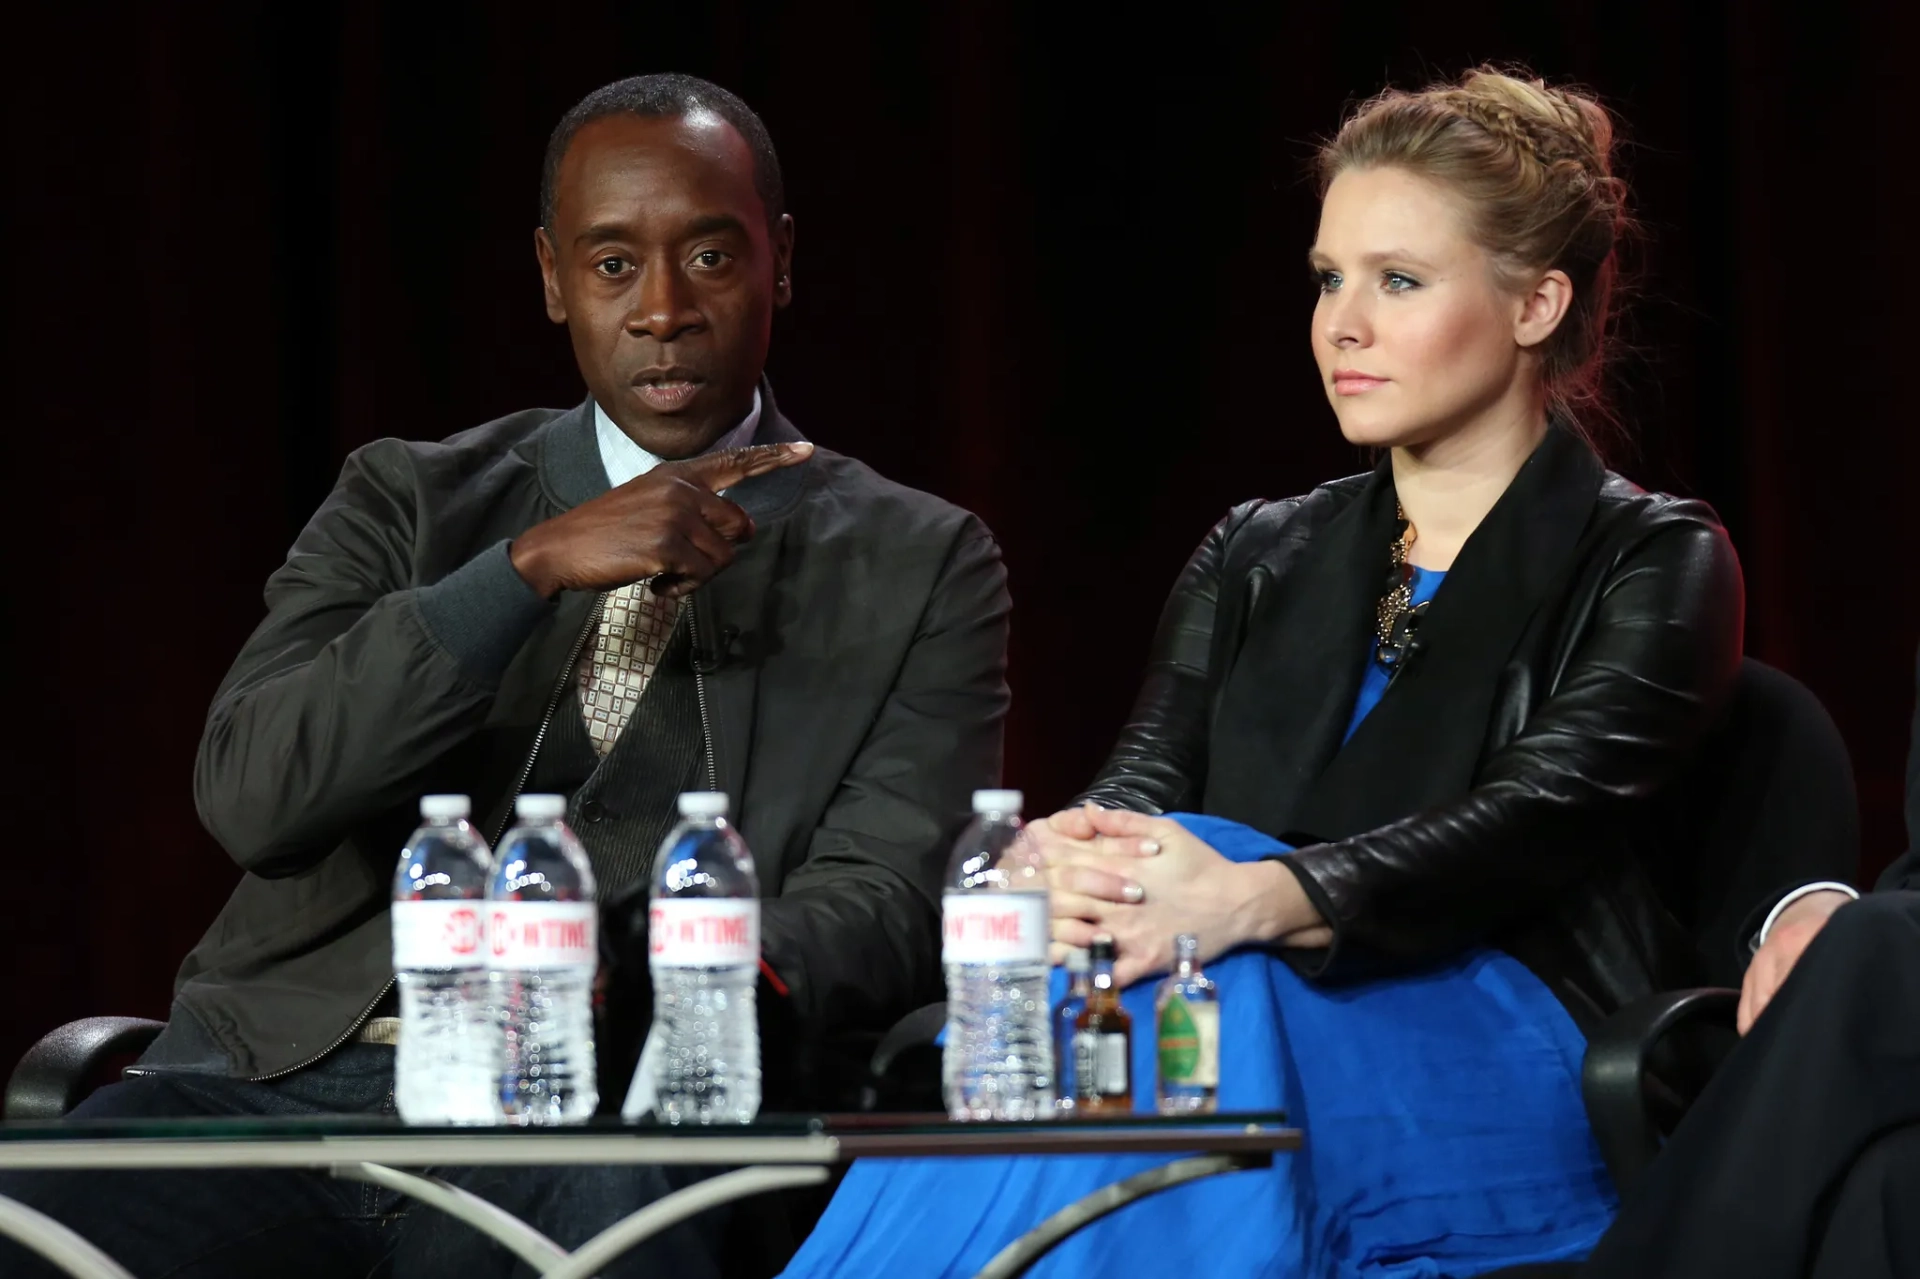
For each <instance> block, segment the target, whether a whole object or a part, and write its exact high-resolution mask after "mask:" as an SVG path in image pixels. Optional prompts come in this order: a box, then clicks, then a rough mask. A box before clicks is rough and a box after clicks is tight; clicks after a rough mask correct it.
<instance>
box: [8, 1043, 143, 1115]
mask: <svg viewBox="0 0 1920 1279" xmlns="http://www.w3.org/2000/svg"><path fill="white" fill-rule="evenodd" d="M161 1027H162V1023H160V1022H157V1021H149V1020H148V1019H147V1018H145V1017H85V1018H82V1019H81V1020H79V1021H70V1022H68V1023H67V1024H66V1025H64V1026H61V1027H59V1028H58V1029H55V1030H53V1031H50V1032H48V1033H47V1034H46V1035H43V1036H42V1037H41V1038H40V1041H39V1042H38V1043H36V1044H34V1046H33V1047H31V1048H29V1049H28V1050H27V1052H26V1055H25V1056H23V1057H21V1058H20V1061H19V1064H18V1065H16V1066H15V1067H14V1068H13V1075H12V1077H11V1078H9V1079H8V1080H7V1099H6V1107H5V1115H6V1118H7V1119H8V1120H10V1121H17V1120H29V1119H59V1118H60V1117H61V1116H63V1115H65V1114H66V1113H67V1112H68V1111H69V1110H72V1109H73V1108H74V1107H75V1106H76V1105H78V1104H79V1103H80V1100H81V1098H83V1097H85V1096H86V1095H87V1093H88V1092H90V1091H91V1090H92V1089H93V1088H94V1087H95V1086H97V1085H98V1084H99V1083H101V1082H104V1081H103V1080H101V1078H100V1075H101V1072H102V1071H103V1070H104V1069H105V1068H106V1067H107V1065H108V1064H109V1063H110V1062H112V1061H113V1059H115V1058H117V1057H137V1056H139V1055H140V1054H141V1053H143V1052H145V1051H146V1048H147V1045H148V1044H151V1043H152V1042H153V1041H154V1037H155V1036H157V1035H158V1034H159V1033H160V1030H161Z"/></svg>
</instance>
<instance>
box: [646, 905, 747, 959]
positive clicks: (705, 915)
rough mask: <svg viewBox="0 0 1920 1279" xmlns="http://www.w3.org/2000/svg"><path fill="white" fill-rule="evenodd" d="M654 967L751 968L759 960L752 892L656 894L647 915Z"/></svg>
mask: <svg viewBox="0 0 1920 1279" xmlns="http://www.w3.org/2000/svg"><path fill="white" fill-rule="evenodd" d="M647 952H648V957H649V958H650V960H651V961H652V964H653V966H654V967H656V968H752V967H754V966H755V965H757V964H758V963H759V962H760V902H759V900H758V899H756V898H753V897H657V898H655V899H654V901H653V906H652V908H651V910H650V911H649V912H648V916H647Z"/></svg>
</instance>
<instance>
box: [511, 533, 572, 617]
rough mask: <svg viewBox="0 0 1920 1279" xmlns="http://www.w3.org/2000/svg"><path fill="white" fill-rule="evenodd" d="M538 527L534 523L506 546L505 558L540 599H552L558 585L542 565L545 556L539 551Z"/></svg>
mask: <svg viewBox="0 0 1920 1279" xmlns="http://www.w3.org/2000/svg"><path fill="white" fill-rule="evenodd" d="M539 533H540V528H539V526H538V525H535V526H534V527H533V528H530V529H528V530H527V531H526V532H524V533H522V534H521V535H520V536H519V537H516V538H514V539H513V541H512V542H511V543H509V544H508V546H507V558H508V559H509V560H510V561H512V563H513V571H514V572H516V573H518V574H519V575H520V580H521V581H523V582H525V583H526V584H527V585H528V586H530V587H532V588H533V590H534V592H535V593H537V594H538V595H539V596H540V598H541V599H552V598H553V597H554V594H555V593H556V592H557V591H558V590H559V587H558V586H557V585H556V584H555V583H554V582H552V581H551V580H550V579H549V577H548V575H547V572H546V569H545V567H544V565H545V558H544V557H543V556H542V555H541V553H540V537H539Z"/></svg>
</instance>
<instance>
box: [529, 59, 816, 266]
mask: <svg viewBox="0 0 1920 1279" xmlns="http://www.w3.org/2000/svg"><path fill="white" fill-rule="evenodd" d="M696 111H711V112H712V113H713V114H715V115H717V116H719V117H720V118H721V119H722V120H725V121H726V122H727V123H728V124H730V125H732V126H733V128H734V131H735V132H737V133H738V134H739V135H740V136H741V137H742V138H744V139H745V140H746V143H747V150H749V151H751V152H752V153H753V189H754V191H755V192H757V193H758V194H759V196H760V203H761V204H763V205H765V206H766V210H767V222H768V223H769V224H772V223H774V222H778V221H779V220H780V216H781V215H782V214H783V213H785V212H786V211H787V209H786V193H785V191H784V190H783V189H782V187H781V185H780V157H779V156H778V155H776V154H774V150H773V138H772V137H770V136H769V135H768V133H767V126H766V125H765V124H764V123H762V122H761V120H760V117H759V116H757V115H755V114H754V111H753V108H752V107H750V106H748V105H747V104H746V103H744V102H742V101H741V100H740V99H739V98H738V97H736V96H734V95H733V94H731V93H728V92H727V91H726V90H725V89H722V88H721V87H720V86H719V85H717V84H713V83H710V82H709V81H706V80H702V79H700V78H699V77H698V76H690V75H680V74H679V73H677V72H666V73H662V74H660V75H641V76H632V77H630V78H628V79H625V80H616V81H614V82H613V83H612V84H609V85H606V86H604V87H603V88H599V89H595V90H594V91H593V92H592V93H589V94H588V95H587V96H586V97H584V98H582V99H580V101H579V102H578V103H577V104H575V106H574V108H573V110H571V111H569V112H567V113H566V114H565V115H564V116H561V117H560V123H559V124H557V125H555V126H554V129H553V136H552V137H551V138H549V139H548V140H547V158H546V164H545V166H544V167H543V168H542V170H541V173H540V225H541V226H543V227H546V228H547V229H548V230H552V228H553V214H554V188H555V186H556V184H557V183H558V180H559V176H560V161H561V160H562V159H563V158H565V156H566V154H567V148H568V147H569V146H571V145H572V144H573V135H574V134H576V133H578V132H580V130H581V129H582V128H584V127H585V126H587V125H588V124H591V123H592V122H593V121H595V120H600V119H604V118H606V117H607V116H613V115H636V116H641V117H644V118H649V119H670V118H675V117H679V116H685V115H692V114H693V113H694V112H696Z"/></svg>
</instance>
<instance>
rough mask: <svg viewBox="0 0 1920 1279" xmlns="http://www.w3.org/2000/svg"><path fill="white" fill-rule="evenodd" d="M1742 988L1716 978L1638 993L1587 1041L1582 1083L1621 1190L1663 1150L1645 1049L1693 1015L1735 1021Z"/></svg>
mask: <svg viewBox="0 0 1920 1279" xmlns="http://www.w3.org/2000/svg"><path fill="white" fill-rule="evenodd" d="M1739 1006H1740V992H1739V991H1737V990H1726V989H1722V988H1720V987H1717V986H1709V987H1703V988H1701V989H1698V990H1670V991H1661V992H1659V993H1657V994H1653V995H1648V996H1646V997H1645V998H1643V999H1636V1000H1635V1001H1634V1002H1632V1003H1630V1004H1628V1005H1627V1006H1626V1007H1624V1008H1621V1009H1620V1010H1618V1011H1617V1012H1615V1013H1614V1014H1613V1015H1612V1016H1611V1017H1608V1018H1607V1019H1606V1020H1605V1021H1604V1022H1602V1023H1601V1024H1600V1028H1599V1030H1597V1031H1596V1032H1595V1033H1594V1034H1593V1036H1592V1037H1591V1038H1590V1039H1589V1040H1588V1041H1587V1057H1586V1062H1585V1064H1584V1065H1583V1066H1582V1067H1581V1071H1580V1090H1581V1093H1582V1094H1583V1096H1584V1097H1585V1099H1586V1103H1587V1122H1588V1123H1590V1124H1591V1125H1592V1126H1593V1136H1594V1140H1595V1141H1596V1142H1598V1143H1599V1146H1600V1157H1601V1158H1602V1159H1604V1160H1605V1161H1606V1165H1607V1171H1608V1172H1610V1173H1612V1174H1613V1184H1614V1187H1615V1189H1617V1190H1618V1191H1619V1192H1620V1194H1621V1195H1622V1196H1625V1195H1626V1193H1627V1188H1628V1187H1629V1186H1630V1185H1631V1184H1632V1183H1633V1182H1634V1181H1635V1180H1637V1179H1638V1178H1639V1176H1640V1174H1641V1173H1642V1172H1644V1171H1645V1170H1646V1167H1647V1165H1648V1164H1650V1163H1652V1162H1653V1158H1654V1156H1655V1155H1657V1154H1659V1153H1660V1143H1661V1140H1662V1137H1663V1134H1662V1133H1661V1131H1660V1126H1659V1125H1658V1124H1657V1123H1655V1122H1654V1118H1653V1115H1652V1113H1651V1112H1650V1110H1649V1109H1648V1105H1647V1096H1648V1082H1649V1081H1648V1077H1647V1057H1648V1055H1649V1054H1650V1053H1652V1052H1653V1051H1654V1049H1655V1048H1656V1047H1657V1046H1658V1045H1659V1044H1660V1042H1661V1041H1662V1040H1664V1039H1665V1038H1666V1037H1667V1036H1668V1035H1669V1034H1671V1033H1672V1032H1673V1031H1675V1030H1677V1029H1679V1028H1680V1027H1682V1026H1686V1025H1689V1024H1694V1023H1705V1024H1717V1025H1722V1026H1726V1027H1729V1028H1730V1027H1732V1025H1733V1021H1734V1014H1735V1012H1736V1010H1737V1009H1738V1008H1739Z"/></svg>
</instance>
